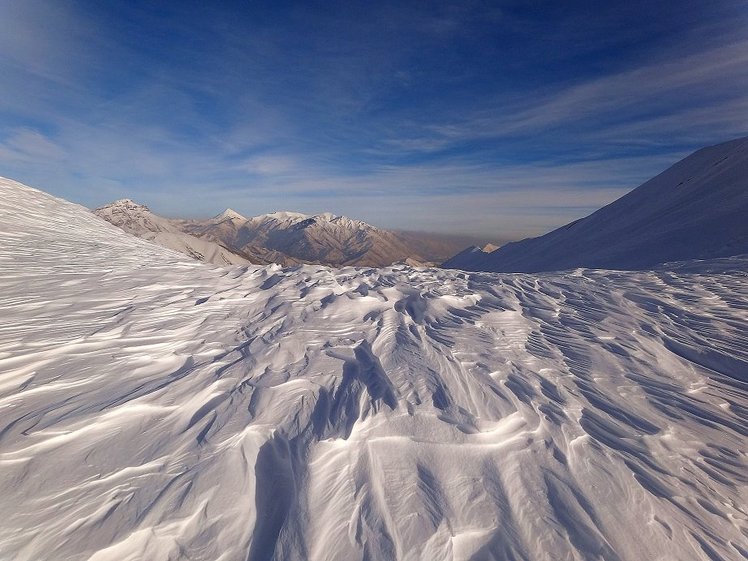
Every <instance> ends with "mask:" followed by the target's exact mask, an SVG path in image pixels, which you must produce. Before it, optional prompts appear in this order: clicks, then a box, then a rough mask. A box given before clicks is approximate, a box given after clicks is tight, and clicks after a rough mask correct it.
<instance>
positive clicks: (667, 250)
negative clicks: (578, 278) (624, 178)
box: [442, 138, 748, 272]
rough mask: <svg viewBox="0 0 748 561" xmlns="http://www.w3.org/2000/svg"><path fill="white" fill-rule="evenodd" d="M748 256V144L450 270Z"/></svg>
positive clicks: (733, 145)
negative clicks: (588, 214)
mask: <svg viewBox="0 0 748 561" xmlns="http://www.w3.org/2000/svg"><path fill="white" fill-rule="evenodd" d="M743 253H748V138H741V139H738V140H733V141H731V142H725V143H723V144H719V145H717V146H712V147H710V148H704V149H702V150H699V151H697V152H695V153H694V154H692V155H690V156H688V157H687V158H685V159H683V160H681V161H680V162H678V163H677V164H675V165H674V166H672V167H671V168H669V169H667V170H666V171H664V172H663V173H661V174H660V175H658V176H657V177H655V178H653V179H651V180H649V181H647V182H646V183H644V184H643V185H641V186H639V187H637V188H636V189H634V190H633V191H631V192H630V193H628V194H627V195H625V196H623V197H621V198H620V199H618V200H617V201H614V202H613V203H611V204H609V205H607V206H605V207H603V208H601V209H600V210H598V211H597V212H595V213H593V214H591V215H590V216H588V217H586V218H582V219H580V220H577V221H576V222H572V223H571V224H567V225H566V226H562V227H561V228H559V229H557V230H554V231H552V232H550V233H548V234H546V235H544V236H541V237H539V238H531V239H527V240H522V241H520V242H515V243H510V244H507V245H505V246H503V247H501V248H499V249H498V250H496V251H493V252H490V253H488V252H485V251H481V250H480V249H478V248H468V249H467V250H465V251H463V252H461V253H460V254H458V255H456V256H455V257H453V258H452V259H450V260H448V261H446V262H445V263H444V264H443V265H442V266H443V267H446V268H450V269H463V270H469V271H505V272H533V271H560V270H564V269H572V268H575V267H595V268H603V269H605V268H608V269H646V268H651V267H652V266H654V265H657V264H660V263H665V262H667V261H682V260H686V259H710V258H714V257H727V256H732V255H739V254H743Z"/></svg>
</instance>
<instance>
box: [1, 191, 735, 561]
mask: <svg viewBox="0 0 748 561" xmlns="http://www.w3.org/2000/svg"><path fill="white" fill-rule="evenodd" d="M747 272H748V258H730V259H723V260H718V261H710V262H701V263H690V264H687V265H684V266H683V268H682V270H675V271H671V272H635V273H625V272H605V271H588V270H581V269H580V270H576V271H573V272H569V273H559V274H542V275H523V274H517V275H508V274H504V275H502V274H485V273H483V274H475V273H463V272H458V271H447V270H438V269H437V270H414V269H410V268H408V267H395V268H387V269H354V268H343V269H339V270H332V269H328V268H324V267H320V266H299V267H295V268H291V269H281V268H279V267H277V266H271V267H267V268H260V267H251V266H249V267H236V268H218V267H212V266H209V265H204V264H201V263H198V262H195V261H192V260H187V258H185V257H184V256H181V255H178V254H176V253H172V252H170V251H168V250H166V249H162V248H159V247H157V246H155V245H153V244H151V243H148V242H146V241H142V240H138V239H136V238H134V237H132V236H129V235H127V234H125V233H123V232H122V231H120V230H118V229H117V228H115V227H114V226H111V225H109V224H107V223H105V222H104V221H102V220H100V219H98V218H97V217H95V216H94V215H92V214H91V213H90V212H88V211H86V210H85V209H83V208H82V207H78V206H76V205H73V204H70V203H66V202H64V201H61V200H59V199H55V198H53V197H51V196H49V195H46V194H44V193H41V192H39V191H36V190H33V189H30V188H28V187H24V186H21V185H19V184H17V183H14V182H12V181H8V180H1V181H0V294H2V299H0V318H1V319H2V322H1V323H0V559H14V560H19V561H22V560H28V561H41V560H55V561H63V560H90V561H127V560H133V561H134V560H148V561H157V560H176V559H190V560H211V561H213V560H221V561H229V560H231V561H234V560H236V561H240V560H241V561H259V560H268V559H276V560H305V559H310V560H340V561H343V560H345V561H350V560H356V559H360V560H364V559H365V560H393V559H398V560H419V559H423V560H559V559H561V560H588V559H589V560H591V559H596V560H598V559H602V560H616V561H617V560H621V561H623V560H626V561H629V560H630V561H643V560H683V561H686V560H688V561H692V560H698V559H704V560H711V561H716V560H725V561H726V560H735V561H737V560H739V559H745V557H746V556H748V458H747V455H748V438H746V435H747V433H748V424H747V423H746V421H747V420H748V418H747V417H748V273H747Z"/></svg>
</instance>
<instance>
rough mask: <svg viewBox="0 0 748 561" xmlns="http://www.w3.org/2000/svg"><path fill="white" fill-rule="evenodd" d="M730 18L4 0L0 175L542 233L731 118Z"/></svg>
mask: <svg viewBox="0 0 748 561" xmlns="http://www.w3.org/2000/svg"><path fill="white" fill-rule="evenodd" d="M747 30H748V10H747V9H746V8H745V5H744V4H743V3H741V2H737V1H732V0H719V1H717V2H714V3H711V4H709V5H705V4H703V3H700V2H696V1H687V2H674V1H668V2H662V3H658V4H656V5H655V4H651V3H647V2H630V3H627V4H626V5H625V6H609V5H605V6H594V7H590V6H588V5H586V4H584V3H581V2H572V3H565V4H564V5H557V4H555V3H552V2H537V3H532V4H528V3H526V2H513V1H507V2H464V3H459V4H450V3H447V2H436V3H428V4H421V3H417V2H382V3H377V4H376V5H370V4H365V3H355V2H353V3H351V2H327V3H292V2H280V3H278V2H274V3H262V2H259V3H252V4H247V3H239V2H229V3H222V5H221V6H217V5H207V6H206V5H203V4H200V3H197V2H182V3H179V4H163V5H155V4H153V3H147V2H131V3H127V4H121V3H117V2H97V3H91V2H84V1H71V2H66V3H60V2H52V1H48V0H36V1H30V2H22V3H4V4H2V5H0V73H2V75H3V77H4V78H3V80H2V82H0V94H1V95H0V176H5V177H8V178H11V179H15V180H18V181H21V182H23V183H26V184H29V185H33V186H36V187H39V188H42V189H44V190H47V191H49V192H51V193H53V194H55V195H57V196H60V197H63V198H66V199H68V200H71V201H74V202H77V203H80V204H83V205H85V206H88V207H92V208H93V207H97V206H101V205H103V204H106V203H108V202H111V201H113V200H115V199H119V198H125V197H127V198H131V199H133V200H136V201H138V202H141V203H144V204H147V205H148V206H149V207H151V208H152V209H153V210H154V212H157V213H159V214H162V215H164V216H171V217H177V216H179V217H199V216H210V215H215V214H217V213H219V212H221V211H222V210H223V209H224V208H226V207H231V208H233V209H235V210H237V211H238V212H241V213H242V214H245V215H257V214H263V213H267V212H272V211H275V210H295V211H299V212H304V213H307V214H316V213H320V212H333V213H335V214H342V215H346V216H350V217H353V218H357V219H360V220H364V221H366V222H369V223H371V224H374V225H376V226H380V227H383V228H389V229H399V230H416V231H424V232H436V233H442V234H445V235H450V236H455V235H457V236H469V237H472V238H474V239H476V240H477V239H485V240H486V241H493V240H496V241H502V240H503V241H506V240H510V239H520V238H525V237H529V236H536V235H539V234H543V233H545V232H547V231H550V230H552V229H554V228H556V227H558V226H560V225H563V224H565V223H567V222H570V221H572V220H575V219H577V218H580V217H582V216H585V215H588V214H590V213H591V212H593V211H594V210H596V209H598V208H600V207H601V206H603V205H605V204H607V203H609V202H611V201H613V200H615V199H616V198H618V197H620V196H621V195H623V194H624V193H626V192H628V191H630V190H631V189H633V188H635V187H637V186H638V185H640V184H641V183H642V182H644V181H646V180H648V179H650V178H651V177H653V176H654V175H656V174H658V173H660V172H661V171H663V170H665V169H666V168H667V167H668V166H670V165H672V164H673V163H675V162H676V161H678V160H680V159H681V158H683V157H684V156H686V155H687V154H689V153H690V152H692V151H693V150H695V149H698V148H700V147H702V146H706V145H711V144H716V143H719V142H722V141H726V140H729V139H732V138H736V137H739V136H744V135H745V134H748V94H746V93H745V92H746V91H748V87H747V86H748V54H747V53H748V31H747Z"/></svg>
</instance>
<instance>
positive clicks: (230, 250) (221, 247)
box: [94, 199, 456, 267]
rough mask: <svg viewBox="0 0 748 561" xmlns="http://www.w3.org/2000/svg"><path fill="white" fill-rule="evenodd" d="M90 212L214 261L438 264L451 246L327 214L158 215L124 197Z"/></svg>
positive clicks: (234, 212) (203, 259) (159, 241)
mask: <svg viewBox="0 0 748 561" xmlns="http://www.w3.org/2000/svg"><path fill="white" fill-rule="evenodd" d="M94 212H95V213H96V214H97V215H98V216H99V217H101V218H103V219H105V220H107V221H108V222H111V223H112V224H114V225H115V226H118V227H120V228H122V229H123V230H125V231H126V232H128V233H130V234H134V235H136V236H138V237H141V238H143V239H147V240H150V241H153V242H155V243H158V244H159V245H162V246H164V247H167V248H169V249H173V250H176V251H179V252H180V253H184V254H185V255H189V256H190V257H193V258H196V259H198V260H200V261H207V262H210V263H214V264H219V265H225V264H242V263H244V264H246V263H254V264H259V265H266V264H270V263H277V264H280V265H294V264H298V263H318V264H325V265H332V266H345V265H357V266H369V267H383V266H388V265H392V264H393V263H396V262H399V261H403V262H407V263H409V264H411V265H414V266H422V265H430V264H434V263H438V262H441V261H442V260H443V258H444V256H445V255H449V254H450V253H451V252H453V251H454V248H455V245H456V242H452V243H448V242H445V240H444V239H443V238H441V239H439V238H432V237H430V236H428V235H426V234H424V235H418V236H413V235H411V236H406V235H404V234H400V233H397V232H391V231H389V230H383V229H381V228H376V227H374V226H372V225H370V224H367V223H365V222H361V221H359V220H353V219H351V218H347V217H345V216H336V215H334V214H331V213H323V214H317V215H313V216H309V215H305V214H301V213H297V212H274V213H271V214H264V215H261V216H255V217H253V218H249V219H248V218H245V217H244V216H242V215H241V214H239V213H238V212H236V211H234V210H232V209H227V210H226V211H224V212H223V213H221V214H219V215H218V216H215V217H213V218H211V219H208V220H179V219H169V218H164V217H162V216H158V215H156V214H154V213H153V212H151V211H150V209H149V208H148V207H146V206H145V205H140V204H137V203H134V202H133V201H131V200H129V199H123V200H119V201H115V202H113V203H111V204H108V205H106V206H103V207H101V208H98V209H96V210H95V211H94Z"/></svg>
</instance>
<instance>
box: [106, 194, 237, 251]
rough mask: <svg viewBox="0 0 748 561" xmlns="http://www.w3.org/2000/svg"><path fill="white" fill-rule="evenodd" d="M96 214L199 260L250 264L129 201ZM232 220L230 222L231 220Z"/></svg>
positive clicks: (174, 221) (122, 200)
mask: <svg viewBox="0 0 748 561" xmlns="http://www.w3.org/2000/svg"><path fill="white" fill-rule="evenodd" d="M94 213H95V214H96V215H97V216H99V217H100V218H103V219H104V220H106V221H107V222H110V223H111V224H114V225H115V226H117V227H119V228H121V229H123V230H124V231H125V232H128V233H130V234H133V235H135V236H137V237H139V238H143V239H145V240H149V241H152V242H154V243H157V244H158V245H161V246H163V247H167V248H169V249H173V250H175V251H178V252H180V253H184V254H185V255H188V256H190V257H192V258H193V259H197V260H198V261H205V262H207V263H213V264H216V265H247V264H249V263H250V261H249V260H248V259H247V258H246V257H245V256H243V255H239V254H237V253H236V252H234V251H232V250H230V249H229V248H228V247H226V246H224V245H222V244H221V243H218V242H217V241H216V240H211V239H201V238H198V237H196V236H193V235H191V234H189V233H186V232H184V231H183V227H182V221H180V220H170V219H168V218H164V217H162V216H158V215H157V214H154V213H153V212H151V211H150V209H149V208H148V207H147V206H145V205H141V204H138V203H135V202H133V201H131V200H130V199H121V200H118V201H115V202H113V203H110V204H108V205H106V206H103V207H101V208H97V209H96V210H95V211H94ZM229 220H230V219H229Z"/></svg>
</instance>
